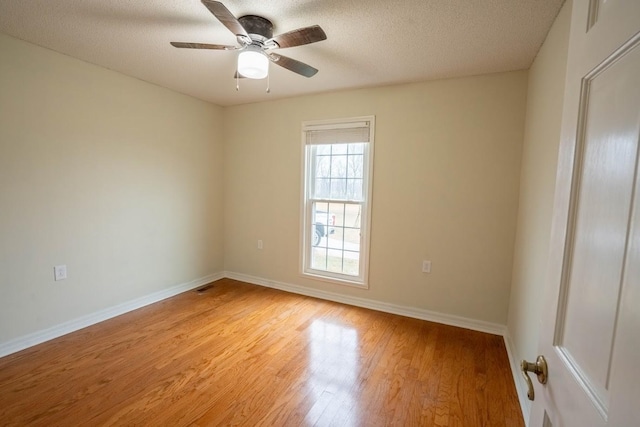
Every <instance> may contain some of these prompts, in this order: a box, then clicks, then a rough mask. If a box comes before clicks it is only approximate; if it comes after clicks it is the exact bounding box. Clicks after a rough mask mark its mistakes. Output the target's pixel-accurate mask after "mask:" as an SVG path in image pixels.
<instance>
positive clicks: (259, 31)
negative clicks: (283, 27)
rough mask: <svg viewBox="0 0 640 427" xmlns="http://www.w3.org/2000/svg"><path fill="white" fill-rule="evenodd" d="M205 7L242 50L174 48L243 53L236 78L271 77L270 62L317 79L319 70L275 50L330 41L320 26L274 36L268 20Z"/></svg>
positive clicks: (209, 1)
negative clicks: (235, 39) (315, 76)
mask: <svg viewBox="0 0 640 427" xmlns="http://www.w3.org/2000/svg"><path fill="white" fill-rule="evenodd" d="M202 4H203V5H205V7H206V8H207V9H209V11H210V12H211V13H212V14H213V15H214V16H215V17H216V18H218V20H219V21H220V22H221V23H222V25H224V26H225V27H227V28H228V29H229V30H230V31H231V32H232V33H233V34H235V36H236V37H237V39H238V43H239V44H240V46H227V45H219V44H208V43H184V42H171V45H172V46H175V47H178V48H188V49H212V50H239V51H240V53H239V54H238V69H237V72H236V76H235V77H236V78H238V77H247V78H250V79H263V78H265V77H267V75H268V73H269V61H271V62H273V63H274V64H277V65H279V66H281V67H283V68H286V69H287V70H290V71H293V72H294V73H297V74H300V75H302V76H304V77H313V76H314V75H315V74H316V73H317V72H318V70H317V69H316V68H313V67H312V66H310V65H307V64H305V63H304V62H300V61H298V60H295V59H292V58H288V57H286V56H282V55H279V54H277V53H274V52H272V51H273V50H274V49H278V48H280V49H283V48H287V47H294V46H301V45H305V44H310V43H315V42H319V41H322V40H326V38H327V35H326V34H325V33H324V31H323V30H322V28H320V26H318V25H312V26H310V27H304V28H299V29H297V30H293V31H289V32H287V33H284V34H280V35H278V36H275V37H274V36H273V24H272V23H271V21H269V20H268V19H266V18H263V17H261V16H256V15H246V16H242V17H240V18H237V19H236V17H235V16H234V15H233V14H232V13H231V12H229V9H227V8H226V7H225V5H223V4H222V3H221V2H219V1H214V0H202Z"/></svg>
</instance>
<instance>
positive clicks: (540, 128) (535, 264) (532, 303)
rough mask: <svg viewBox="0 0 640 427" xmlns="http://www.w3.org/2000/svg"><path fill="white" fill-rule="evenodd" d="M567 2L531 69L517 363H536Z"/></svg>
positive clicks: (513, 331) (513, 318)
mask: <svg viewBox="0 0 640 427" xmlns="http://www.w3.org/2000/svg"><path fill="white" fill-rule="evenodd" d="M570 21H571V1H568V2H567V3H566V4H565V5H564V6H563V8H562V10H561V11H560V14H559V15H558V17H557V18H556V21H555V23H554V24H553V27H552V28H551V30H550V32H549V34H548V36H547V39H546V41H545V42H544V44H543V46H542V48H541V49H540V52H539V53H538V56H537V57H536V59H535V61H534V63H533V66H532V67H531V69H530V70H529V87H528V98H527V119H526V125H525V135H524V145H523V150H522V151H523V153H522V174H521V177H520V209H519V212H518V231H517V234H516V245H515V253H514V266H513V283H512V288H511V300H510V303H509V319H508V324H507V326H508V330H509V335H510V337H511V339H512V341H513V345H514V349H515V353H516V354H515V355H514V356H515V359H516V360H520V359H529V360H533V359H535V357H536V355H537V347H538V335H539V327H540V325H539V323H540V316H541V314H542V311H541V309H542V307H541V303H542V292H543V290H544V286H545V284H546V278H547V277H546V274H547V256H548V250H549V239H550V234H551V217H552V210H553V196H554V190H555V178H556V166H557V157H558V146H559V143H560V123H561V118H562V104H563V94H564V82H565V73H566V65H567V49H568V42H569V27H570Z"/></svg>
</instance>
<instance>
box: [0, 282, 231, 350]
mask: <svg viewBox="0 0 640 427" xmlns="http://www.w3.org/2000/svg"><path fill="white" fill-rule="evenodd" d="M223 277H224V275H223V273H214V274H210V275H208V276H205V277H201V278H199V279H195V280H192V281H190V282H187V283H182V284H179V285H176V286H173V287H171V288H168V289H163V290H161V291H158V292H154V293H152V294H149V295H145V296H143V297H140V298H136V299H134V300H131V301H126V302H123V303H121V304H118V305H115V306H113V307H109V308H105V309H104V310H100V311H97V312H95V313H91V314H87V315H85V316H81V317H78V318H76V319H72V320H69V321H67V322H64V323H61V324H59V325H56V326H52V327H50V328H47V329H44V330H41V331H38V332H34V333H31V334H28V335H25V336H22V337H18V338H14V339H12V340H10V341H7V342H4V343H0V357H4V356H7V355H9V354H12V353H16V352H18V351H20V350H24V349H25V348H29V347H32V346H34V345H37V344H40V343H43V342H45V341H49V340H52V339H54V338H58V337H60V336H62V335H66V334H68V333H71V332H74V331H77V330H79V329H82V328H86V327H87V326H91V325H95V324H96V323H99V322H103V321H105V320H107V319H111V318H112V317H116V316H120V315H121V314H125V313H128V312H130V311H133V310H136V309H138V308H141V307H144V306H146V305H149V304H153V303H155V302H158V301H162V300H164V299H167V298H171V297H173V296H175V295H178V294H180V293H182V292H186V291H189V290H191V289H195V288H198V287H200V286H202V285H205V284H207V283H211V282H214V281H216V280H220V279H222V278H223Z"/></svg>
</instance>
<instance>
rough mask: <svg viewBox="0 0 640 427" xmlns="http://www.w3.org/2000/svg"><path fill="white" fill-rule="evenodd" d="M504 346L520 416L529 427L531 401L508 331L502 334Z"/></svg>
mask: <svg viewBox="0 0 640 427" xmlns="http://www.w3.org/2000/svg"><path fill="white" fill-rule="evenodd" d="M504 346H505V347H506V348H507V355H508V356H509V365H511V374H512V375H513V382H514V383H515V384H516V392H517V393H518V400H519V401H520V409H521V410H522V417H523V418H524V425H525V426H527V427H529V416H530V415H531V401H530V400H529V398H528V397H527V385H526V384H525V383H524V380H523V379H522V376H521V375H520V363H519V362H518V359H517V353H516V351H515V347H514V345H513V341H512V340H511V337H510V336H509V332H508V331H507V332H505V334H504Z"/></svg>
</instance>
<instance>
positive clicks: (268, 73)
mask: <svg viewBox="0 0 640 427" xmlns="http://www.w3.org/2000/svg"><path fill="white" fill-rule="evenodd" d="M270 62H271V61H269V62H268V63H267V93H271V88H270V87H269V86H270V84H271V73H270V72H269V65H270Z"/></svg>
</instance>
